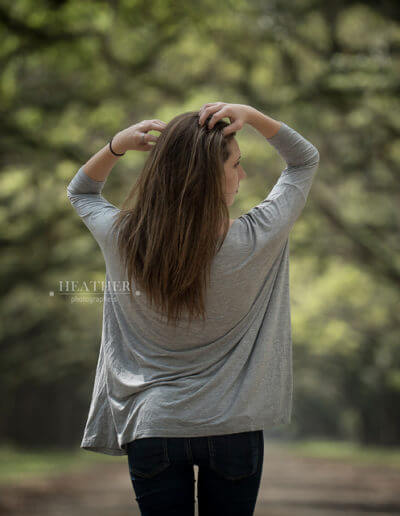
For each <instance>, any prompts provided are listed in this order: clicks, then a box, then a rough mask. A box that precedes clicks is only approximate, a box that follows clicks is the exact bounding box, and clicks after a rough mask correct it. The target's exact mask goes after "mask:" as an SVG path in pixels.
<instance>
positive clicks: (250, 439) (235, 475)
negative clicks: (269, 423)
mask: <svg viewBox="0 0 400 516" xmlns="http://www.w3.org/2000/svg"><path fill="white" fill-rule="evenodd" d="M208 443H209V452H210V468H211V469H212V470H214V471H216V472H217V473H218V474H219V475H221V476H222V477H224V478H225V479H226V480H240V479H243V478H246V477H250V476H251V475H254V474H255V472H256V471H257V466H258V461H259V453H260V452H259V431H250V432H240V433H237V434H229V435H215V436H212V437H209V438H208Z"/></svg>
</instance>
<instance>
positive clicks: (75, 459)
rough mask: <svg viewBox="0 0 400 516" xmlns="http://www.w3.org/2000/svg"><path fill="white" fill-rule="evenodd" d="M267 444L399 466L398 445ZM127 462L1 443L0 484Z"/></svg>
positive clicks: (83, 452) (305, 453) (313, 454)
mask: <svg viewBox="0 0 400 516" xmlns="http://www.w3.org/2000/svg"><path fill="white" fill-rule="evenodd" d="M266 446H268V447H272V448H276V449H279V448H281V449H282V451H283V452H286V453H287V452H289V453H293V454H295V455H297V456H302V457H317V458H321V459H324V458H325V459H337V460H345V461H350V462H352V463H354V464H357V463H358V464H375V465H381V466H389V467H396V468H400V447H398V448H393V449H387V448H382V447H362V446H358V445H356V444H353V443H349V442H335V441H323V440H312V441H301V442H278V441H266ZM117 463H120V464H124V465H126V464H127V457H126V456H111V455H105V454H103V453H94V452H90V451H87V450H82V449H80V448H79V447H75V448H73V449H71V450H60V449H48V450H32V449H26V450H23V449H21V448H16V447H13V446H11V445H2V446H0V484H5V483H20V482H23V481H26V480H29V479H34V480H38V479H40V478H46V477H48V476H52V475H58V474H61V473H66V472H71V473H72V472H74V471H76V472H78V471H79V472H81V471H84V470H85V469H87V468H91V467H93V465H95V464H117Z"/></svg>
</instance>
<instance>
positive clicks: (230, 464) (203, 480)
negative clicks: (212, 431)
mask: <svg viewBox="0 0 400 516" xmlns="http://www.w3.org/2000/svg"><path fill="white" fill-rule="evenodd" d="M126 448H127V452H128V464H129V473H130V477H131V481H132V485H133V489H134V491H135V494H136V501H137V503H138V504H139V508H140V511H141V515H142V516H161V515H163V516H172V515H174V516H194V514H195V498H194V484H195V476H194V469H193V465H194V464H196V465H197V466H198V468H199V469H198V478H197V480H198V486H197V500H198V510H199V516H214V515H215V516H221V515H223V516H236V515H240V516H250V515H252V514H254V509H255V505H256V501H257V495H258V491H259V487H260V482H261V473H262V467H263V462H264V434H263V431H262V430H256V431H253V432H240V433H235V434H225V435H215V436H204V437H144V438H141V439H135V440H134V441H131V442H130V443H127V447H126Z"/></svg>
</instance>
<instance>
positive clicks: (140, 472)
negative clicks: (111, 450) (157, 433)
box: [126, 437, 171, 478]
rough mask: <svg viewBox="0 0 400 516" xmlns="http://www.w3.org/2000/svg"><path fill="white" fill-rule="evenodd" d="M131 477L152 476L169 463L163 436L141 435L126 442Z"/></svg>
mask: <svg viewBox="0 0 400 516" xmlns="http://www.w3.org/2000/svg"><path fill="white" fill-rule="evenodd" d="M126 450H127V452H128V463H129V471H130V474H131V477H133V476H136V477H141V478H152V477H154V476H156V475H158V474H159V473H161V472H162V471H164V470H165V469H167V468H168V466H169V465H170V464H171V461H170V459H169V457H168V451H167V443H166V438H165V437H143V438H141V439H135V440H134V441H131V442H129V443H127V445H126Z"/></svg>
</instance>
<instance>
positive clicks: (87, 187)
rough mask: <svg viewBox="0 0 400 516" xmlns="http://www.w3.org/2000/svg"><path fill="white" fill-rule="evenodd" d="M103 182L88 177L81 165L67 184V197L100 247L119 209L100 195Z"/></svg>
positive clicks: (102, 245)
mask: <svg viewBox="0 0 400 516" xmlns="http://www.w3.org/2000/svg"><path fill="white" fill-rule="evenodd" d="M104 184H105V181H96V180H94V179H92V178H91V177H89V176H88V175H87V174H86V173H85V172H84V170H83V166H82V167H81V168H80V169H79V170H78V172H77V173H76V174H75V176H74V177H73V178H72V180H71V182H70V183H69V185H68V186H67V196H68V199H69V200H70V202H71V204H72V206H73V207H74V209H75V210H76V212H77V213H78V215H79V217H81V219H82V220H83V222H84V223H85V225H86V227H87V228H88V229H89V230H90V232H91V233H92V235H93V236H94V238H95V239H96V241H97V242H98V244H99V246H100V247H101V248H102V249H104V246H105V244H106V238H107V236H108V231H109V230H110V228H111V225H112V223H113V221H114V220H115V216H116V214H117V213H118V212H119V211H120V209H119V208H117V207H116V206H114V205H113V204H112V203H110V202H109V201H107V199H105V198H104V197H103V196H102V195H101V192H102V190H103V187H104Z"/></svg>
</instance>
